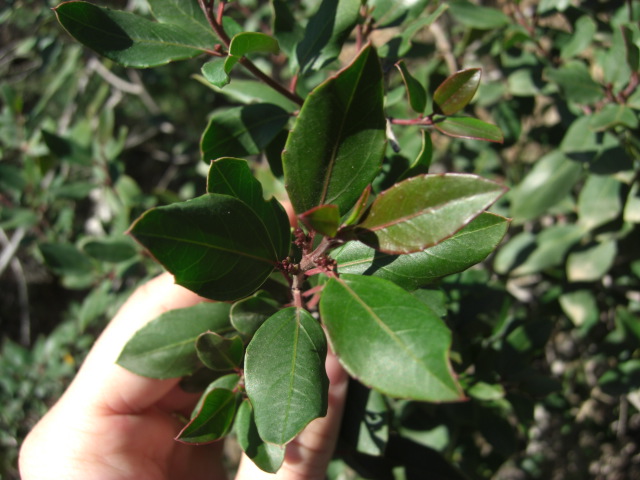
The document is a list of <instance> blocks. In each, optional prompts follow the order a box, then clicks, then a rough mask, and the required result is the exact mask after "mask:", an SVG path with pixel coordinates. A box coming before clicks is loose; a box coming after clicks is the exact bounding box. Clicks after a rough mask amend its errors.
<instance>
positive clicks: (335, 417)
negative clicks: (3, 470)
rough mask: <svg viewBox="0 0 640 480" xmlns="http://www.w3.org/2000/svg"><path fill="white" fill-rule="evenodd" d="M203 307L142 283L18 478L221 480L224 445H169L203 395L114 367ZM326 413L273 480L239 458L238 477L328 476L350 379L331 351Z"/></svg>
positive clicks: (291, 449)
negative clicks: (149, 335) (151, 330)
mask: <svg viewBox="0 0 640 480" xmlns="http://www.w3.org/2000/svg"><path fill="white" fill-rule="evenodd" d="M200 301H202V299H201V298H200V297H198V296H197V295H195V294H194V293H192V292H190V291H188V290H186V289H184V288H182V287H180V286H177V285H174V284H173V279H172V277H171V276H170V275H166V274H165V275H161V276H160V277H158V278H156V279H154V280H152V281H150V282H149V283H147V284H145V285H143V286H142V287H140V288H139V289H138V290H136V292H135V293H134V294H133V295H132V296H131V298H130V299H129V300H128V301H127V302H126V303H125V305H123V307H122V308H121V309H120V311H119V312H118V314H117V315H116V316H115V318H114V319H113V320H112V322H111V323H110V324H109V325H108V327H107V328H106V329H105V331H104V332H103V334H102V335H101V336H100V338H99V339H98V341H97V342H96V344H95V345H94V347H93V348H92V350H91V352H89V355H88V356H87V359H86V360H85V362H84V364H83V365H82V367H81V368H80V371H79V372H78V374H77V376H76V378H75V379H74V380H73V382H72V383H71V385H70V386H69V388H68V389H67V391H66V392H65V393H64V395H63V396H62V397H61V398H60V400H59V401H58V402H57V403H56V404H55V405H54V406H53V408H52V409H51V410H50V411H49V412H48V413H47V414H46V415H45V416H44V417H43V418H42V420H41V421H40V422H39V423H38V424H37V425H36V426H35V428H34V429H33V430H32V431H31V432H30V433H29V435H28V436H27V438H26V439H25V441H24V444H23V445H22V449H21V451H20V472H21V475H22V479H23V480H46V479H56V480H59V479H61V478H64V479H67V480H75V479H82V480H86V479H92V480H124V479H136V480H141V479H149V480H155V479H174V478H175V479H183V478H188V479H225V478H226V474H225V470H224V468H223V465H222V442H216V443H213V444H209V445H201V446H193V445H185V444H182V443H180V442H177V441H175V440H174V437H175V436H176V435H177V434H178V432H179V431H180V430H181V428H182V427H183V426H184V425H183V424H181V422H180V421H179V420H178V417H177V416H176V415H175V414H176V413H179V414H181V415H183V416H187V417H188V416H189V415H190V412H191V410H192V409H193V407H194V405H195V403H196V402H197V400H198V397H199V395H197V394H188V393H186V392H184V391H182V390H181V389H180V387H179V386H178V382H179V379H169V380H157V379H151V378H146V377H141V376H138V375H136V374H134V373H131V372H129V371H127V370H125V369H124V368H122V367H120V366H119V365H117V364H116V363H115V362H116V359H117V357H118V355H119V354H120V351H121V350H122V348H123V346H124V345H125V343H126V342H127V341H128V340H129V338H130V337H131V336H132V335H133V334H134V333H135V332H136V331H137V330H138V329H140V328H141V327H142V326H143V325H144V324H146V323H147V322H148V321H150V320H152V319H153V318H155V317H157V316H158V315H160V314H162V313H164V312H166V311H168V310H172V309H175V308H185V307H189V306H192V305H195V304H196V303H198V302H200ZM326 366H327V374H328V375H329V379H330V381H331V386H330V389H329V410H328V413H327V416H326V417H324V418H319V419H316V420H314V421H313V422H311V423H310V424H309V425H308V426H307V427H306V428H305V430H304V431H303V432H302V433H301V434H300V435H298V437H297V438H296V439H294V440H293V441H292V442H291V443H290V444H289V445H288V446H287V450H286V454H285V461H284V464H283V466H282V468H281V469H280V471H279V472H278V473H277V474H275V475H270V474H266V473H265V472H262V471H261V470H259V469H258V468H257V467H255V465H253V463H252V462H251V460H249V459H248V458H246V457H244V458H243V459H242V461H241V463H240V468H239V470H238V474H237V476H236V480H262V479H264V480H266V479H279V480H311V479H316V478H317V479H320V478H324V477H325V471H326V468H327V465H328V463H329V460H330V459H331V456H332V454H333V450H334V448H335V443H336V439H337V435H338V430H339V426H340V419H341V417H342V409H343V405H344V398H345V395H346V388H347V375H346V373H345V372H344V370H343V369H342V368H341V367H340V365H339V364H338V361H337V359H336V358H335V356H334V355H333V354H329V355H328V357H327V364H326Z"/></svg>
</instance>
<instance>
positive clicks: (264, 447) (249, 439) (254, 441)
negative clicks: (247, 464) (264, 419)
mask: <svg viewBox="0 0 640 480" xmlns="http://www.w3.org/2000/svg"><path fill="white" fill-rule="evenodd" d="M234 429H235V432H236V438H237V440H238V443H239V444H240V447H241V448H242V451H243V452H244V453H245V454H246V455H247V457H249V458H250V459H251V461H253V463H255V464H256V465H257V466H258V467H259V468H260V469H261V470H263V471H265V472H269V473H275V472H277V471H278V469H279V468H280V466H281V465H282V462H283V461H284V451H285V448H284V446H280V445H274V444H272V443H266V442H264V441H263V440H262V439H261V438H260V435H259V433H258V428H257V427H256V422H255V418H254V416H253V407H252V406H251V402H249V401H248V400H245V401H244V402H242V404H241V405H240V408H238V414H237V417H236V421H235V423H234Z"/></svg>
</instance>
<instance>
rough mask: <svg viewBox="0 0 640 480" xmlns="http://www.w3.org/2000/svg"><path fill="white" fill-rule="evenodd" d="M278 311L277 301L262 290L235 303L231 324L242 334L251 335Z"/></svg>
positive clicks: (232, 308)
mask: <svg viewBox="0 0 640 480" xmlns="http://www.w3.org/2000/svg"><path fill="white" fill-rule="evenodd" d="M277 311H278V304H277V302H276V301H275V300H273V299H272V298H270V297H269V296H268V295H267V294H266V293H265V292H263V291H260V292H257V293H256V294H255V295H253V296H251V297H249V298H245V299H243V300H240V301H238V302H236V303H234V304H233V306H232V307H231V325H233V327H234V328H235V329H236V330H237V331H238V332H240V333H241V334H243V335H245V336H247V337H251V336H253V334H254V333H255V332H256V330H258V328H260V325H262V324H263V323H264V322H265V321H266V320H267V319H268V318H269V317H271V316H272V315H273V314H275V313H276V312H277Z"/></svg>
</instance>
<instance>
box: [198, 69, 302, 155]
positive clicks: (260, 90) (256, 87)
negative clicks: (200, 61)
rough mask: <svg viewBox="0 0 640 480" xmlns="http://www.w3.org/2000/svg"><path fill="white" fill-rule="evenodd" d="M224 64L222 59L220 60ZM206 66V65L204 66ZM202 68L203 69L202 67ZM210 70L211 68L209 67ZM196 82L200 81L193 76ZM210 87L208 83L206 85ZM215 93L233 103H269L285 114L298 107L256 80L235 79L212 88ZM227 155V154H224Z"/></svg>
mask: <svg viewBox="0 0 640 480" xmlns="http://www.w3.org/2000/svg"><path fill="white" fill-rule="evenodd" d="M220 60H221V61H222V62H224V59H220ZM205 65H206V64H205ZM203 68H204V67H203ZM210 68H212V67H210ZM195 78H196V80H200V79H199V77H198V76H195ZM206 85H207V86H210V85H211V84H210V83H207V84H206ZM212 88H213V90H215V91H216V92H218V93H220V94H222V95H224V96H226V97H228V98H229V99H231V100H233V101H234V102H238V103H243V104H251V103H271V104H273V105H276V106H278V107H280V108H282V109H284V110H286V111H287V112H293V111H295V110H298V108H299V105H298V104H297V103H295V102H292V101H291V100H289V99H288V98H287V97H285V96H284V95H282V94H281V93H278V92H276V91H275V90H274V89H272V88H271V87H269V86H268V85H265V84H264V83H261V82H258V81H256V80H242V79H237V78H235V79H234V80H233V82H232V83H230V84H228V85H226V86H224V88H222V87H219V88H218V87H212ZM225 155H227V153H225Z"/></svg>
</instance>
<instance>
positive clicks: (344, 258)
mask: <svg viewBox="0 0 640 480" xmlns="http://www.w3.org/2000/svg"><path fill="white" fill-rule="evenodd" d="M508 225H509V222H508V220H507V219H506V218H503V217H500V216H498V215H493V214H491V213H483V214H481V215H480V216H479V217H477V218H475V219H474V220H472V221H471V222H470V223H469V225H467V226H466V227H464V228H463V229H462V230H460V231H459V232H458V233H456V234H455V235H453V236H452V237H450V238H447V239H446V240H443V241H442V242H440V243H439V244H437V245H435V246H433V247H430V248H427V249H426V250H423V251H421V252H416V253H411V254H408V255H390V254H387V253H382V252H377V251H376V250H375V249H373V248H371V247H368V246H366V245H365V244H363V243H360V242H349V243H347V244H346V245H344V246H342V247H340V248H338V249H336V250H334V251H333V252H332V257H333V258H335V259H336V261H337V262H338V271H339V272H340V273H353V274H361V275H374V276H376V277H380V278H385V279H387V280H391V281H392V282H393V283H395V284H396V285H399V286H401V287H402V288H404V289H406V290H415V289H416V288H418V287H421V286H424V285H428V284H430V283H433V282H434V281H436V280H437V279H439V278H442V277H444V276H447V275H451V274H453V273H458V272H462V271H464V270H466V269H467V268H469V267H471V266H473V265H475V264H476V263H479V262H481V261H482V260H484V259H485V258H486V257H487V256H488V255H489V254H490V253H491V252H493V251H494V250H495V248H496V247H497V245H498V244H499V243H500V241H501V240H502V238H503V237H504V235H505V233H506V231H507V227H508Z"/></svg>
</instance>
